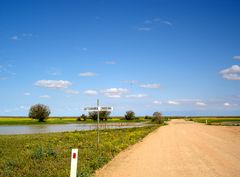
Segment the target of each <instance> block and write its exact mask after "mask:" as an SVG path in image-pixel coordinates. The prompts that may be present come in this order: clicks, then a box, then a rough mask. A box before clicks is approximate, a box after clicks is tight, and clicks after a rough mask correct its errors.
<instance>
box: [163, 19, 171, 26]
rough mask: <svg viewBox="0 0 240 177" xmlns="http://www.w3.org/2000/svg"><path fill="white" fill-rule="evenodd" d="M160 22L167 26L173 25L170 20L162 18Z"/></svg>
mask: <svg viewBox="0 0 240 177" xmlns="http://www.w3.org/2000/svg"><path fill="white" fill-rule="evenodd" d="M162 23H163V24H165V25H168V26H173V24H172V23H171V22H170V21H166V20H163V21H162Z"/></svg>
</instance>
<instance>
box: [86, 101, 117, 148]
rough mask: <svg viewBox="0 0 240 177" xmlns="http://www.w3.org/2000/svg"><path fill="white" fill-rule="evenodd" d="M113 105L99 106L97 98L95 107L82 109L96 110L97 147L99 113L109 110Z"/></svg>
mask: <svg viewBox="0 0 240 177" xmlns="http://www.w3.org/2000/svg"><path fill="white" fill-rule="evenodd" d="M112 110H113V107H110V106H99V99H97V106H96V107H86V108H84V111H88V112H97V147H98V146H99V141H100V140H99V113H100V112H101V111H109V112H111V111H112Z"/></svg>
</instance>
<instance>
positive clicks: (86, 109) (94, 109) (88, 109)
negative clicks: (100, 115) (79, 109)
mask: <svg viewBox="0 0 240 177" xmlns="http://www.w3.org/2000/svg"><path fill="white" fill-rule="evenodd" d="M84 111H88V112H91V111H99V107H86V108H84Z"/></svg>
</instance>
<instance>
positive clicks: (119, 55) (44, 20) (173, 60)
mask: <svg viewBox="0 0 240 177" xmlns="http://www.w3.org/2000/svg"><path fill="white" fill-rule="evenodd" d="M239 19H240V1H237V0H235V1H234V0H232V1H231V0H221V1H211V0H210V1H190V0H189V1H187V0H184V1H172V0H170V1H166V0H138V1H137V0H131V1H129V0H122V1H114V0H95V1H94V0H88V1H87V0H85V1H83V0H79V1H72V0H71V1H67V0H65V1H62V0H58V1H57V0H51V1H49V0H48V1H44V0H42V1H34V0H31V1H26V0H24V1H17V0H16V1H14V0H13V1H3V0H0V98H1V102H0V115H1V116H11V115H21V116H25V115H27V114H28V109H29V107H30V106H31V105H33V104H36V103H42V104H46V105H48V106H49V107H50V109H51V111H52V116H78V115H80V114H82V113H85V112H84V111H83V108H84V107H86V106H94V105H95V104H96V100H97V99H100V104H101V105H104V106H113V107H114V111H113V113H112V115H123V114H124V113H125V111H127V110H133V111H135V112H136V114H137V115H151V114H152V113H153V112H154V111H160V112H162V113H163V115H186V116H187V115H240V34H239V31H240V20H239Z"/></svg>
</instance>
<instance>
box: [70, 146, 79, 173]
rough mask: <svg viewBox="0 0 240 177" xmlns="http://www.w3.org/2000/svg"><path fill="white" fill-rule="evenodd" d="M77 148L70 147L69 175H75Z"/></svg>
mask: <svg viewBox="0 0 240 177" xmlns="http://www.w3.org/2000/svg"><path fill="white" fill-rule="evenodd" d="M77 161H78V149H72V154H71V171H70V177H77Z"/></svg>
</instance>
